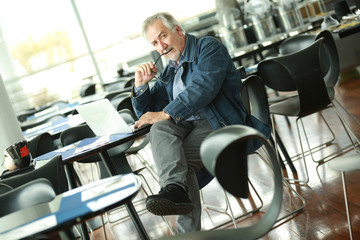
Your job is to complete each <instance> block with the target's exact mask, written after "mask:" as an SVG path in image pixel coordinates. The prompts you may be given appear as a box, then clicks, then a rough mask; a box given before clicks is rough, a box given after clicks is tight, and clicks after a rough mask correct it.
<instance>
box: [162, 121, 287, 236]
mask: <svg viewBox="0 0 360 240" xmlns="http://www.w3.org/2000/svg"><path fill="white" fill-rule="evenodd" d="M254 139H256V140H258V141H261V142H262V143H263V144H264V146H265V150H266V152H267V154H268V155H269V159H270V163H271V168H272V170H273V174H269V177H270V178H273V179H274V194H273V198H272V201H271V204H270V206H269V208H268V210H267V212H266V214H265V215H264V216H263V217H262V218H261V219H260V220H259V221H258V222H256V223H255V224H254V225H251V226H248V227H242V228H237V229H223V230H214V231H202V232H192V233H185V234H178V235H176V236H173V237H166V238H163V239H169V240H170V239H186V240H191V239H194V240H195V239H196V240H198V239H203V240H210V239H211V240H215V239H216V240H220V239H221V240H223V239H227V240H232V239H234V240H235V239H236V240H241V239H244V240H252V239H258V238H260V237H262V236H264V235H265V234H266V233H267V232H269V231H270V229H271V228H272V226H273V225H274V224H275V222H276V221H277V217H278V215H279V213H280V210H281V204H282V194H283V188H282V176H281V170H280V166H279V163H278V161H277V157H276V155H275V153H274V150H273V148H272V146H271V145H270V144H269V143H268V141H267V139H266V137H265V136H264V135H262V134H261V133H260V132H258V131H257V130H256V129H254V128H251V127H248V126H243V125H233V126H228V127H224V128H221V129H218V130H216V131H214V132H213V133H211V134H209V136H208V137H206V139H205V140H204V141H203V143H202V144H201V148H200V154H201V158H202V161H203V162H204V165H205V167H206V169H207V170H208V171H209V172H210V173H211V174H212V175H214V176H215V177H216V178H217V180H218V181H219V183H220V184H221V186H222V187H223V188H224V189H225V190H226V191H228V192H229V193H231V194H232V195H234V196H235V197H240V198H246V197H248V194H249V186H248V170H247V155H248V152H247V149H248V144H249V141H251V140H254ZM264 174H267V173H264ZM272 175H273V176H272Z"/></svg>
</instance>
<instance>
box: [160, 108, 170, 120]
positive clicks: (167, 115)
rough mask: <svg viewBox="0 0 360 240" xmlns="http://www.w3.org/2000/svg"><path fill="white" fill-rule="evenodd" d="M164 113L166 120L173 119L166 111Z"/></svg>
mask: <svg viewBox="0 0 360 240" xmlns="http://www.w3.org/2000/svg"><path fill="white" fill-rule="evenodd" d="M162 112H163V113H164V114H165V118H166V119H170V118H171V116H170V114H168V113H167V112H166V111H165V110H162Z"/></svg>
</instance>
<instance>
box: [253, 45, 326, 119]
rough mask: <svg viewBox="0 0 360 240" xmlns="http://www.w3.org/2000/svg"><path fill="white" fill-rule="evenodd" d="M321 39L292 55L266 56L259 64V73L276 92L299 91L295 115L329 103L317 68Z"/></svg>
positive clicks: (305, 113)
mask: <svg viewBox="0 0 360 240" xmlns="http://www.w3.org/2000/svg"><path fill="white" fill-rule="evenodd" d="M322 42H323V38H320V39H318V40H316V41H315V42H314V43H313V44H311V45H310V46H308V47H307V48H305V49H302V50H299V51H297V52H294V53H292V54H287V55H284V56H278V57H274V58H271V59H265V60H263V61H261V62H260V63H259V64H258V76H260V77H261V79H262V80H263V82H264V83H265V85H267V86H268V87H270V88H272V89H274V90H276V91H298V95H299V101H300V106H299V111H298V113H297V114H296V115H297V116H300V117H301V116H306V115H309V114H312V113H314V112H317V111H319V110H321V109H324V108H326V107H327V106H328V104H329V103H330V102H331V100H330V98H329V95H328V92H327V89H326V86H325V82H324V78H323V74H322V72H321V67H320V49H321V45H322Z"/></svg>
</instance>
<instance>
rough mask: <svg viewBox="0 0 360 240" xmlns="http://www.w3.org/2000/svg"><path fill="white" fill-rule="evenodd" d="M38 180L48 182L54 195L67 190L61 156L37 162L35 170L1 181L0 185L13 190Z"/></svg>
mask: <svg viewBox="0 0 360 240" xmlns="http://www.w3.org/2000/svg"><path fill="white" fill-rule="evenodd" d="M39 165H40V166H39ZM38 178H45V179H47V180H49V181H50V182H51V185H52V187H53V189H54V191H55V193H56V195H58V194H60V193H63V192H65V191H67V190H69V186H68V181H67V177H66V174H65V171H64V165H63V163H62V158H61V155H56V156H55V157H53V158H52V159H51V160H49V161H39V162H37V163H36V167H35V169H33V170H31V171H27V172H25V173H19V174H17V175H13V176H9V177H8V178H4V179H1V180H0V184H4V185H8V186H10V187H11V188H14V189H15V188H17V187H19V186H21V185H23V184H25V183H27V182H30V181H32V180H35V179H38Z"/></svg>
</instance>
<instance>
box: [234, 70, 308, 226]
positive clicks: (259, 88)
mask: <svg viewBox="0 0 360 240" xmlns="http://www.w3.org/2000/svg"><path fill="white" fill-rule="evenodd" d="M240 96H241V102H242V104H243V106H244V108H245V110H246V112H247V114H251V115H253V116H255V117H256V118H257V119H259V120H260V121H262V122H263V123H265V124H267V125H268V126H271V129H272V136H271V137H270V138H269V142H270V143H271V144H272V146H273V147H274V146H279V148H280V150H281V151H282V153H283V155H287V150H286V149H285V146H284V144H283V143H282V141H281V139H280V137H279V135H278V134H277V131H276V129H275V127H274V123H273V121H272V119H271V116H270V109H269V103H268V98H267V93H266V89H265V85H264V83H263V81H262V80H261V79H260V77H258V76H256V75H251V76H249V77H247V78H246V79H244V80H243V84H242V86H241V89H240ZM274 149H275V153H276V156H277V157H278V159H279V164H280V166H281V167H282V169H284V164H283V162H282V159H281V156H280V154H279V153H278V150H277V149H276V148H274ZM255 153H256V154H258V155H259V156H260V157H261V158H263V157H262V156H261V155H260V154H259V153H258V152H255ZM263 159H264V158H263ZM264 160H266V159H264ZM286 160H287V163H288V165H289V167H290V168H291V169H292V168H294V169H295V167H294V165H293V163H292V161H291V159H290V157H289V156H287V157H286ZM292 172H293V173H296V169H295V171H292ZM284 185H286V186H287V188H288V189H290V190H291V191H292V192H294V194H295V195H296V196H297V197H298V198H299V200H300V202H301V203H302V204H301V205H300V206H299V207H297V208H296V209H295V210H294V211H292V212H290V213H288V214H287V215H286V216H283V217H282V218H280V219H278V221H280V220H282V219H284V218H286V217H289V216H292V215H294V214H296V213H298V212H300V211H302V210H303V209H304V207H305V206H306V202H305V199H304V198H303V197H302V196H301V195H300V194H299V193H298V192H297V191H295V190H294V189H293V188H292V187H291V186H290V185H289V183H288V182H287V181H284Z"/></svg>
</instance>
